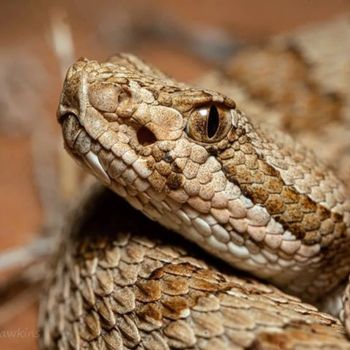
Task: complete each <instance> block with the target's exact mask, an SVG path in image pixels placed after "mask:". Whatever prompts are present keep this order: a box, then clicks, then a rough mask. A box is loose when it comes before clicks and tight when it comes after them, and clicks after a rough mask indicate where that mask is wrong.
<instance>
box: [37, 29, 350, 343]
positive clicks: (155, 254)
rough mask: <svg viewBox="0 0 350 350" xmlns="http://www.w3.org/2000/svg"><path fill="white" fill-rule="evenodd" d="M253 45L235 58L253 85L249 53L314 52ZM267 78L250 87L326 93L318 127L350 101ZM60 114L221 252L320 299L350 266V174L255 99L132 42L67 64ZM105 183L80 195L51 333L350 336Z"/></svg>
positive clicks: (110, 165) (151, 203)
mask: <svg viewBox="0 0 350 350" xmlns="http://www.w3.org/2000/svg"><path fill="white" fill-rule="evenodd" d="M338 25H339V24H338ZM249 50H251V49H248V50H247V51H245V52H243V53H242V54H241V56H240V57H238V58H235V61H234V62H233V63H231V65H230V66H229V68H228V69H227V70H226V78H227V75H229V74H232V75H233V77H234V78H235V80H234V82H233V84H236V85H237V84H240V85H242V86H245V88H244V89H241V95H243V97H244V96H245V97H247V95H248V94H249V91H250V92H251V91H253V92H254V89H251V90H249V88H250V86H249V81H250V80H248V82H247V81H246V80H245V74H241V73H242V72H243V73H246V72H245V71H244V67H245V66H244V62H245V61H246V60H247V59H249V58H250V57H252V58H253V59H252V61H251V62H250V63H252V62H253V63H254V62H255V63H258V64H261V62H262V61H261V59H260V60H259V54H260V56H261V55H264V54H266V53H267V57H270V58H271V57H279V56H280V55H282V58H283V62H284V61H286V58H288V57H291V59H292V60H298V59H299V58H300V57H299V55H300V52H299V51H298V48H297V47H296V43H295V42H293V43H292V44H291V43H290V40H287V39H279V40H276V42H272V43H271V44H269V45H268V46H266V47H264V48H263V49H261V48H256V49H254V50H255V51H254V50H253V53H252V52H251V51H249ZM244 55H248V56H247V57H248V58H247V57H244ZM242 57H243V58H242ZM240 58H241V61H240ZM254 59H255V61H254ZM265 60H266V59H265ZM267 61H268V60H267ZM242 62H243V68H242ZM293 62H294V61H293ZM237 67H238V68H237ZM292 67H293V68H295V67H297V68H298V67H299V66H295V65H292ZM278 68H279V67H277V70H278ZM280 69H281V67H280ZM287 71H288V70H287ZM256 72H257V73H260V72H261V69H260V68H259V69H256ZM294 74H295V72H294ZM292 76H294V75H292ZM290 78H291V77H290V76H288V74H287V79H288V81H292V80H291V79H290ZM250 79H251V78H250ZM276 80H277V82H280V80H279V77H278V76H277V78H276V79H275V82H276ZM296 80H297V79H296ZM261 81H262V82H265V80H260V81H259V80H257V82H256V84H252V86H253V87H254V86H257V87H258V89H256V91H255V93H254V94H252V93H251V96H250V100H252V102H251V105H255V107H256V106H258V107H256V108H258V109H259V108H260V109H265V111H267V112H268V109H269V106H268V104H269V105H270V109H273V108H272V107H271V106H274V107H275V109H276V110H277V111H278V112H279V110H278V109H280V110H281V109H282V110H283V108H284V109H288V107H289V108H290V107H291V106H292V105H293V103H292V102H293V99H292V97H293V94H296V95H297V97H300V96H307V97H308V98H309V99H308V100H307V101H306V102H308V101H309V100H311V101H312V102H314V101H316V102H315V103H314V104H316V105H318V106H319V107H320V109H319V111H321V112H322V113H321V112H320V116H323V117H322V118H321V120H320V123H319V124H320V125H319V127H324V126H327V123H328V120H327V118H328V115H329V114H330V113H332V114H337V115H338V114H339V115H340V113H341V112H340V107H339V103H340V102H339V101H340V100H341V99H342V98H344V97H343V96H339V95H337V94H334V93H333V94H330V93H329V92H327V91H323V90H322V89H321V88H320V87H317V88H315V85H313V84H314V82H313V81H312V80H311V78H310V77H309V80H308V81H307V82H306V83H305V84H304V85H303V84H300V83H299V84H294V85H292V84H291V86H293V89H294V90H292V89H291V91H293V93H289V94H288V93H283V92H284V91H283V89H278V87H279V86H278V84H277V86H274V87H273V88H270V90H269V89H268V88H267V87H266V86H264V83H261ZM259 84H261V85H263V88H261V87H260V89H259ZM221 88H224V86H222V87H221ZM236 88H237V86H236ZM301 89H304V91H303V92H304V95H300V96H299V95H298V94H301V93H300V90H301ZM273 91H279V92H282V93H281V94H280V96H277V97H276V96H275V95H274V93H273ZM264 92H265V93H266V94H267V96H264V99H265V101H267V103H266V104H265V105H262V104H261V101H259V98H260V95H261V94H263V93H264ZM287 92H288V90H287ZM313 93H315V94H316V97H317V98H315V96H314V95H312V94H313ZM259 94H260V95H259ZM277 95H278V93H277ZM281 96H282V97H281ZM291 96H292V97H291ZM261 100H262V99H261ZM276 101H277V102H276ZM281 101H282V102H283V101H287V102H284V104H283V103H281ZM304 105H308V104H307V103H306V104H305V103H304ZM276 106H277V107H276ZM286 106H287V107H286ZM313 108H315V110H317V106H313ZM242 110H244V112H243V111H242ZM296 112H299V113H296ZM296 112H295V114H296V115H299V116H300V115H301V117H300V118H297V119H296V121H295V120H293V119H292V121H291V122H290V119H291V118H290V116H289V117H287V118H286V120H287V121H288V122H285V123H284V125H285V126H286V127H287V128H290V129H296V130H300V129H303V128H305V120H306V121H307V118H306V119H305V116H304V115H303V113H300V108H299V109H296ZM312 112H314V111H312ZM342 112H343V111H342ZM279 113H280V112H279ZM310 113H311V112H310V111H308V113H305V115H306V116H308V115H309V114H310ZM58 118H59V121H60V123H61V125H62V128H63V136H64V140H65V146H66V149H67V150H68V152H69V153H71V154H72V155H73V157H74V158H75V159H76V160H77V161H78V162H79V163H81V164H82V165H83V166H84V167H85V168H86V169H88V170H89V171H90V172H91V173H93V174H94V175H95V176H96V177H97V178H98V179H99V180H101V181H102V182H103V183H104V184H105V185H107V186H108V187H110V188H111V189H112V190H113V191H114V192H116V193H117V194H118V195H119V196H120V197H123V198H125V199H126V200H127V201H128V202H129V203H130V204H131V205H132V206H133V207H135V208H136V209H138V210H141V211H142V212H143V213H144V214H145V215H146V216H148V217H149V218H151V219H152V220H154V221H157V222H158V223H160V224H161V225H162V226H163V227H165V228H167V229H169V230H172V231H176V232H178V233H180V234H181V235H182V236H184V237H185V238H187V239H189V240H191V241H194V242H195V243H197V244H198V245H199V246H200V247H201V248H203V249H204V250H206V251H207V252H209V253H211V255H215V256H216V257H218V258H220V259H222V260H225V261H226V262H227V263H228V264H230V265H231V266H234V267H235V268H239V269H240V270H243V271H248V272H250V273H251V274H252V275H255V276H257V277H259V278H262V279H264V280H267V281H269V282H273V284H274V285H276V286H278V287H280V288H282V289H283V290H284V291H285V292H288V293H291V294H293V295H296V296H298V297H301V298H302V299H303V300H304V301H309V302H314V303H317V302H318V303H320V302H324V300H323V299H324V297H325V294H332V293H333V295H335V294H337V293H338V292H339V291H338V290H337V288H338V287H339V285H340V284H342V283H343V282H345V280H346V279H347V277H348V274H349V271H350V255H349V254H348V252H349V248H347V247H348V245H349V240H350V196H349V194H348V192H347V189H346V187H345V186H344V184H343V183H342V181H341V180H339V179H338V178H337V176H336V175H335V174H334V172H333V171H332V170H331V169H330V168H329V166H326V165H324V164H323V163H322V161H319V160H318V158H317V156H316V155H315V152H312V151H309V150H308V149H307V148H305V147H304V146H302V145H301V144H299V143H298V142H295V141H294V140H293V139H292V138H291V137H289V136H287V135H286V134H284V133H282V132H280V131H277V129H275V128H274V127H273V126H271V125H266V126H259V125H258V124H257V123H255V122H254V121H253V120H251V119H250V118H249V116H247V115H246V114H245V108H244V104H242V106H241V105H240V103H237V104H236V102H235V101H234V100H233V99H231V98H229V97H227V96H226V95H225V94H222V93H220V92H218V91H217V90H209V89H201V88H195V87H191V86H188V85H186V84H183V83H178V82H176V81H175V80H174V79H171V78H169V77H168V76H166V75H165V74H163V73H162V72H160V71H158V70H157V69H155V68H153V67H151V66H149V65H147V64H145V63H144V62H143V61H141V60H140V59H138V58H136V57H135V56H133V55H130V54H119V55H116V56H114V57H112V58H111V59H110V60H108V61H106V62H102V63H98V62H97V61H93V60H88V59H80V60H78V61H77V62H76V63H75V64H74V65H73V66H72V67H71V68H70V69H69V71H68V73H67V77H66V80H65V83H64V88H63V92H62V96H61V101H60V105H59V109H58ZM338 119H339V121H342V117H339V118H338ZM278 120H280V119H278ZM299 137H300V136H299ZM314 151H317V150H314ZM316 153H317V152H316ZM340 176H342V174H340ZM345 177H346V176H344V179H345ZM345 180H346V179H345ZM100 191H102V192H99V191H98V190H97V192H93V194H91V195H90V196H88V198H87V199H85V201H83V202H82V204H81V206H82V208H83V209H84V210H83V211H82V213H83V214H82V215H81V216H78V219H75V220H73V222H72V223H71V226H70V227H71V228H70V229H67V232H66V235H65V239H64V240H63V243H62V247H61V249H60V253H59V254H58V255H57V257H56V259H55V263H54V267H53V271H54V273H53V277H52V278H51V280H50V281H49V283H48V288H47V290H46V298H45V299H44V300H45V301H44V302H43V303H42V308H41V309H42V312H41V320H42V321H41V332H42V337H41V347H42V348H50V349H51V348H60V349H68V348H73V349H76V348H91V349H104V348H106V349H123V348H125V349H129V348H138V349H169V348H181V349H212V348H214V347H217V348H219V349H233V348H242V347H243V348H248V347H252V348H254V347H256V348H273V347H274V346H275V348H281V347H282V348H298V347H299V348H300V347H302V348H303V347H314V348H321V347H322V346H323V347H325V348H337V347H338V348H348V347H349V348H350V344H349V343H348V342H347V341H346V339H345V338H344V335H343V333H342V332H343V331H342V329H341V327H340V325H339V322H338V321H337V320H336V319H334V318H333V317H331V316H329V315H327V314H322V313H318V312H316V309H315V308H314V307H311V306H310V305H308V304H303V303H301V302H300V301H299V299H297V297H295V296H290V295H287V294H284V293H283V292H280V291H279V290H278V289H276V287H272V286H270V285H268V284H266V282H258V281H254V280H251V279H249V278H247V277H239V275H238V274H239V273H238V272H233V271H231V270H230V269H229V268H228V267H226V266H222V265H223V264H220V263H219V262H218V261H216V260H215V261H212V262H206V263H204V262H203V261H202V259H203V260H205V261H207V260H208V261H210V257H208V256H206V255H205V253H204V252H200V251H197V248H194V247H193V246H192V245H190V244H189V243H184V242H182V240H181V239H180V238H173V236H174V235H175V234H174V233H172V232H171V231H167V230H165V229H163V228H160V226H157V225H155V224H152V223H150V222H148V221H147V220H146V219H144V218H143V217H142V216H141V214H139V213H137V212H135V211H133V210H132V209H131V208H127V207H126V204H125V203H122V202H120V200H119V201H118V200H117V198H113V196H112V194H109V193H108V192H106V190H100ZM101 193H102V194H101ZM92 200H94V201H95V202H96V203H95V204H91V201H92ZM89 207H90V209H89ZM91 207H93V209H91ZM97 212H98V213H99V214H97ZM110 221H113V222H112V223H111V222H110ZM128 221H132V222H131V223H128ZM133 221H135V223H134V222H133ZM96 223H97V224H96ZM118 231H119V232H118ZM148 235H150V236H148ZM192 250H194V252H193V253H192ZM189 251H191V253H190V254H189ZM335 290H336V292H337V293H336V292H335ZM332 300H333V299H332ZM335 300H336V299H335ZM345 302H347V301H346V300H345ZM328 304H329V303H328ZM338 306H339V305H338ZM345 306H346V305H345ZM335 311H338V310H335ZM345 311H347V308H345ZM346 318H347V312H345V319H346Z"/></svg>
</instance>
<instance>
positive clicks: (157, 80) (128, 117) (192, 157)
mask: <svg viewBox="0 0 350 350" xmlns="http://www.w3.org/2000/svg"><path fill="white" fill-rule="evenodd" d="M238 118H239V116H238V113H237V111H236V109H235V103H234V102H233V101H232V100H231V99H229V98H227V97H225V96H223V95H221V94H219V93H217V92H213V91H209V90H200V89H195V88H192V87H189V86H186V85H185V84H182V83H178V82H176V81H175V80H172V79H170V78H169V77H167V76H165V75H164V74H163V73H161V72H160V71H158V70H156V69H154V68H152V67H150V66H148V65H146V64H144V63H143V62H142V61H140V60H139V59H137V58H136V57H134V56H132V55H126V54H120V55H118V56H114V57H112V58H111V59H110V60H109V61H108V62H104V63H98V62H96V61H90V60H88V59H85V58H83V59H80V60H78V61H77V62H76V63H75V64H74V65H73V66H72V67H71V68H70V69H69V70H68V73H67V76H66V79H65V82H64V87H63V92H62V95H61V101H60V104H59V108H58V120H59V122H60V123H61V125H62V130H63V137H64V141H65V146H66V148H67V150H68V151H69V152H70V153H71V154H72V155H73V156H74V158H75V159H77V160H78V161H79V162H80V163H81V164H83V165H84V166H85V167H87V168H88V169H89V170H90V171H92V172H93V173H94V174H95V175H97V176H98V177H99V178H100V179H101V180H102V181H104V182H105V183H107V184H112V185H113V187H114V189H115V190H116V191H117V192H118V193H119V194H121V193H122V194H123V196H124V197H128V199H129V200H130V201H133V202H134V204H135V203H136V201H139V200H138V199H137V198H138V196H139V195H140V193H141V194H142V196H147V194H145V193H144V191H146V190H148V189H149V191H154V192H156V193H157V194H158V195H157V196H158V197H162V196H167V197H169V196H170V197H172V198H173V199H172V200H174V201H179V202H186V201H187V200H188V199H190V197H191V196H194V194H195V193H196V194H197V195H198V194H199V192H200V191H201V193H202V192H203V193H204V192H208V191H207V190H206V188H209V187H210V186H211V185H210V184H209V183H210V182H211V181H212V180H213V173H215V172H217V170H218V169H219V168H220V165H219V164H218V163H217V161H216V159H215V157H213V156H212V154H215V152H218V151H219V150H223V149H225V148H227V146H228V144H229V143H230V142H232V141H233V140H234V139H235V138H236V134H237V132H238ZM214 163H215V164H214ZM125 191H127V193H126V192H125ZM129 192H130V193H129ZM187 192H188V193H187ZM131 193H132V197H130V198H131V199H130V198H129V195H130V194H131ZM151 197H153V196H151ZM209 197H210V196H209V195H208V194H207V195H206V196H205V198H206V200H207V199H209ZM169 200H170V199H169ZM143 201H144V202H145V201H146V200H145V199H144V198H143ZM147 201H149V202H151V201H152V200H151V199H149V200H147ZM162 202H164V201H163V200H162ZM143 204H144V203H138V204H137V206H138V207H142V208H143V207H144V206H143ZM146 204H147V203H146ZM149 205H151V204H149ZM158 206H159V205H158ZM156 211H157V208H156V207H154V208H152V212H153V213H154V214H155V212H156ZM159 215H160V216H162V215H163V213H161V212H160V213H158V214H157V216H159ZM153 216H154V215H153Z"/></svg>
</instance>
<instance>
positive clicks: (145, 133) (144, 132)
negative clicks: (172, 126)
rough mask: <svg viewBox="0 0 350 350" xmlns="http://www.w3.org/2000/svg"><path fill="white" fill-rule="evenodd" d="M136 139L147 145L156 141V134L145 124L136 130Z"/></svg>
mask: <svg viewBox="0 0 350 350" xmlns="http://www.w3.org/2000/svg"><path fill="white" fill-rule="evenodd" d="M137 140H138V141H139V143H140V144H141V145H142V146H148V145H151V144H152V143H155V142H156V141H157V138H156V135H154V133H153V132H152V131H151V130H150V129H148V128H147V127H146V126H142V127H141V128H140V129H139V130H137Z"/></svg>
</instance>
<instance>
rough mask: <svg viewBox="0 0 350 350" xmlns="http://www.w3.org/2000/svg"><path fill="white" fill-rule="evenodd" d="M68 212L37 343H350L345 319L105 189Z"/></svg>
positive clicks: (99, 348) (124, 348)
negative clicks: (238, 267)
mask: <svg viewBox="0 0 350 350" xmlns="http://www.w3.org/2000/svg"><path fill="white" fill-rule="evenodd" d="M71 216H72V218H73V220H71V222H69V223H68V226H67V230H66V232H65V234H64V235H63V237H62V244H61V247H60V248H59V249H58V250H57V254H56V256H55V259H54V261H53V265H52V269H51V270H50V273H49V274H48V279H47V282H48V283H47V288H45V293H44V295H43V297H42V298H41V314H40V335H41V336H40V338H39V348H40V349H41V350H56V349H59V350H76V349H86V350H88V349H91V350H103V349H108V350H129V349H134V350H145V349H147V350H156V349H157V350H158V349H161V350H169V349H183V350H212V349H217V350H236V349H269V350H281V349H289V350H298V349H299V350H300V349H315V350H319V349H324V350H326V349H334V350H340V349H350V343H349V342H348V341H347V339H346V337H345V334H344V329H343V327H342V326H341V324H340V322H339V320H337V319H335V318H333V317H332V316H330V315H327V314H323V313H320V312H318V311H317V310H316V308H315V307H313V306H311V305H307V304H304V303H301V302H300V300H299V299H298V298H296V297H293V296H291V295H287V294H284V293H283V292H281V291H279V290H278V289H277V288H276V287H273V286H271V285H268V284H266V283H263V282H261V281H260V282H259V281H255V280H253V279H251V278H248V277H247V276H245V277H244V276H239V274H238V273H237V272H236V273H235V274H233V271H232V269H225V268H224V266H222V265H223V264H220V261H213V259H210V256H207V255H206V254H205V253H203V251H200V249H196V247H195V246H194V245H193V244H190V243H189V242H185V241H184V240H183V239H181V238H180V237H179V236H178V235H174V234H172V233H171V232H169V231H167V230H165V229H164V228H162V227H161V226H159V225H157V224H156V223H154V222H151V221H150V220H148V219H147V218H145V217H144V216H143V215H142V214H141V213H140V212H137V211H136V210H135V209H132V208H131V207H130V206H129V205H127V203H125V202H124V201H123V200H122V199H120V198H118V197H117V196H115V195H114V194H113V193H112V192H110V191H108V190H107V189H101V188H95V187H92V188H90V189H89V191H88V194H85V198H84V199H82V200H81V198H80V199H79V203H78V208H77V209H76V210H75V211H73V213H72V215H71ZM203 259H204V260H203ZM220 265H221V266H220ZM226 267H227V266H226ZM230 270H231V271H230Z"/></svg>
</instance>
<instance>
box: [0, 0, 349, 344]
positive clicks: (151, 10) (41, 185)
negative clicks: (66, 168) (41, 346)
mask: <svg viewBox="0 0 350 350" xmlns="http://www.w3.org/2000/svg"><path fill="white" fill-rule="evenodd" d="M0 6H1V7H0V27H1V31H0V38H1V42H2V45H1V46H0V164H1V165H0V201H1V202H0V208H1V209H0V250H1V251H3V252H4V251H8V250H9V249H14V248H18V247H20V246H21V245H24V244H28V243H29V242H30V241H31V240H32V239H33V238H34V237H35V236H36V235H38V234H39V233H40V232H42V230H43V225H45V227H46V228H50V227H53V226H54V223H55V213H56V210H57V211H58V210H59V204H58V202H59V199H58V197H59V191H58V190H57V187H58V185H59V177H60V173H59V171H58V170H57V164H56V159H54V160H53V159H52V155H54V154H55V150H56V148H57V147H59V146H60V140H59V132H58V128H57V126H56V123H55V109H56V104H57V101H58V97H59V92H60V86H61V82H62V74H63V71H64V70H65V69H66V66H67V64H69V63H71V61H72V60H73V59H76V58H78V57H80V56H87V57H89V58H96V59H103V58H106V57H108V55H110V54H112V53H114V52H117V51H131V52H133V53H136V54H138V55H140V56H141V57H143V58H144V59H146V60H148V61H150V62H152V63H153V64H155V65H157V66H158V67H159V68H161V69H163V70H165V71H166V72H168V73H170V74H171V75H173V76H175V77H176V78H178V79H180V80H186V81H190V80H193V79H195V78H197V77H199V76H200V75H201V74H202V73H203V72H205V71H206V70H208V69H209V68H210V67H213V66H215V65H217V64H220V62H221V61H223V60H224V59H225V58H226V57H228V56H229V55H230V54H232V53H233V52H234V50H235V48H236V47H237V45H240V44H242V43H245V42H252V41H261V40H264V38H267V37H268V36H270V35H273V34H277V33H281V32H285V31H288V30H291V29H293V28H296V27H298V26H301V25H305V24H307V23H311V22H315V21H321V20H326V19H328V18H332V17H334V16H335V15H337V14H341V13H344V12H348V11H349V10H350V2H349V1H347V0H333V1H327V0H295V1H293V2H292V1H288V0H270V1H258V0H248V1H245V0H236V1H232V0H231V1H230V0H215V1H214V0H201V1H188V0H176V1H175V0H168V1H161V0H152V1H150V0H148V1H147V0H145V1H121V0H119V1H118V0H116V1H92V0H85V1H84V2H83V1H77V0H75V1H70V2H68V1H67V2H65V1H62V2H51V1H39V0H27V1H25V0H22V1H21V0H13V1H4V0H3V1H1V5H0ZM15 267H16V268H15ZM15 267H13V266H10V268H8V267H6V266H5V265H4V263H3V261H2V260H1V256H0V287H1V286H6V283H7V281H8V278H9V277H11V273H12V274H13V273H16V271H18V270H19V269H20V268H21V266H18V264H17V265H16V266H15ZM24 292H25V291H24ZM23 295H24V296H23ZM23 295H22V300H21V301H17V302H12V304H11V305H10V306H9V307H2V308H1V310H0V348H1V349H13V350H15V349H36V337H37V335H36V317H37V312H36V304H35V303H34V302H33V301H32V300H33V298H32V296H31V295H30V294H28V295H25V294H23Z"/></svg>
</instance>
